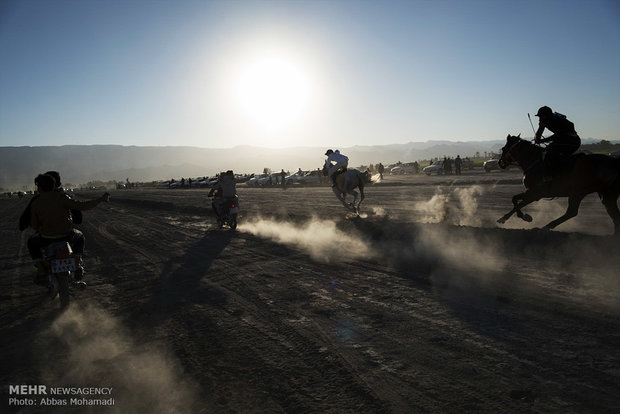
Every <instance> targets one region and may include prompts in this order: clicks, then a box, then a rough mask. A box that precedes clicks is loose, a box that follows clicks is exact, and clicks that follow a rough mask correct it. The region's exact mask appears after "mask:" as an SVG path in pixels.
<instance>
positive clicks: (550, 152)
mask: <svg viewBox="0 0 620 414" xmlns="http://www.w3.org/2000/svg"><path fill="white" fill-rule="evenodd" d="M536 116H537V117H538V120H539V121H538V130H537V131H536V135H535V136H534V142H535V143H537V144H540V143H542V142H549V143H550V144H549V145H547V148H546V149H545V152H544V153H543V167H544V174H543V175H544V176H545V178H546V179H543V181H548V180H549V178H547V177H548V176H553V175H555V174H556V173H557V172H558V169H559V168H558V167H561V164H563V162H564V161H566V160H567V159H568V157H569V156H570V155H571V154H572V153H574V152H575V151H577V150H578V149H579V146H580V145H581V138H579V135H577V132H575V125H574V124H573V123H572V122H571V121H569V120H568V119H567V118H566V116H565V115H562V114H560V113H558V112H553V110H551V108H549V107H548V106H542V107H540V109H539V110H538V112H537V113H536ZM545 128H546V129H548V130H549V131H551V132H553V135H551V136H550V137H547V138H542V134H543V131H544V130H545Z"/></svg>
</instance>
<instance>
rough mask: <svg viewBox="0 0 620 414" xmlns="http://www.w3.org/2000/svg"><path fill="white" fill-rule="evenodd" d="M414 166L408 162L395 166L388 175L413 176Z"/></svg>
mask: <svg viewBox="0 0 620 414" xmlns="http://www.w3.org/2000/svg"><path fill="white" fill-rule="evenodd" d="M415 173H416V169H415V164H414V163H412V162H410V163H407V164H401V165H397V166H396V167H394V168H392V169H391V170H390V174H392V175H400V174H415Z"/></svg>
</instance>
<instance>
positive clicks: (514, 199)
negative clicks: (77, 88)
mask: <svg viewBox="0 0 620 414" xmlns="http://www.w3.org/2000/svg"><path fill="white" fill-rule="evenodd" d="M525 194H526V193H519V194H517V195H514V196H513V197H512V206H513V208H512V210H510V211H509V212H508V213H506V214H504V215H503V216H502V217H500V218H499V219H498V220H497V222H498V223H500V224H504V223H505V222H506V220H508V219H509V218H510V217H512V215H513V214H514V213H516V212H517V210H518V209H517V206H518V205H519V200H523V198H525ZM519 212H520V211H519ZM521 214H522V213H521Z"/></svg>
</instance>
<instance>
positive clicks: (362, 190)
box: [357, 185, 365, 214]
mask: <svg viewBox="0 0 620 414" xmlns="http://www.w3.org/2000/svg"><path fill="white" fill-rule="evenodd" d="M359 189H360V202H359V203H358V204H357V213H358V214H359V212H360V206H361V205H362V201H364V197H365V196H364V186H363V185H360V186H359Z"/></svg>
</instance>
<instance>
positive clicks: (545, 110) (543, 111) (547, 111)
mask: <svg viewBox="0 0 620 414" xmlns="http://www.w3.org/2000/svg"><path fill="white" fill-rule="evenodd" d="M551 114H553V111H552V110H551V108H549V107H548V106H541V107H540V109H538V112H536V116H538V117H540V116H542V117H547V116H551Z"/></svg>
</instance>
